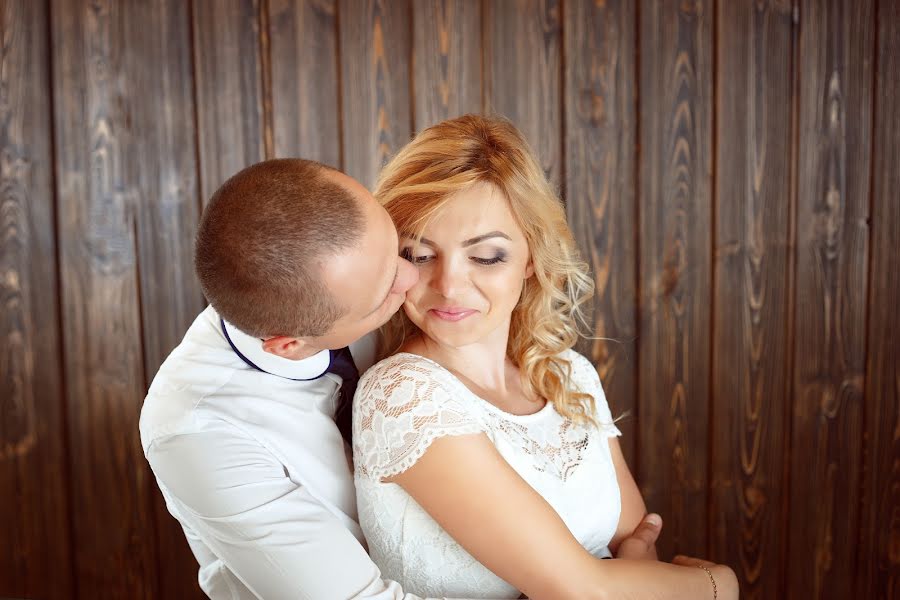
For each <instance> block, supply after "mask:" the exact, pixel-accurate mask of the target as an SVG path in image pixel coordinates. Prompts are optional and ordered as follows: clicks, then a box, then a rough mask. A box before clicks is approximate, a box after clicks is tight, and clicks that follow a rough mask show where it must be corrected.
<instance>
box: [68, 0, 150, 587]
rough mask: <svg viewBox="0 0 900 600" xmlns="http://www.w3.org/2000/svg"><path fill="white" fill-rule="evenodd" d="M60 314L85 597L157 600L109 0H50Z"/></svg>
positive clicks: (119, 16)
mask: <svg viewBox="0 0 900 600" xmlns="http://www.w3.org/2000/svg"><path fill="white" fill-rule="evenodd" d="M52 14H53V19H52V21H53V39H54V49H55V58H54V64H53V66H54V69H53V71H54V73H53V75H54V77H53V79H54V88H55V93H54V98H55V100H56V101H55V115H56V128H55V131H56V170H57V185H58V189H57V195H58V197H59V212H58V220H59V245H60V266H61V274H62V280H61V284H62V306H63V310H62V314H63V328H64V332H65V335H64V350H65V365H66V380H67V381H66V383H67V392H68V393H67V398H68V399H69V405H68V424H69V437H70V442H71V443H70V452H69V460H70V465H71V473H72V484H71V489H72V505H73V514H74V515H75V517H76V518H75V523H74V536H75V539H74V544H75V548H76V549H77V552H75V555H74V562H75V573H76V580H77V589H78V595H79V596H80V597H83V598H156V597H158V596H159V594H158V587H157V571H156V569H157V557H156V543H155V533H154V519H153V505H152V501H151V495H150V492H151V488H150V487H149V486H153V485H154V483H153V481H152V480H151V479H150V477H149V470H148V468H147V466H146V463H145V461H144V457H143V453H142V451H141V448H140V443H139V440H138V436H137V435H135V431H137V423H138V412H139V410H138V409H139V406H140V401H141V398H142V397H143V394H144V368H143V367H144V366H143V356H142V353H141V344H140V342H139V340H140V339H141V326H140V325H141V323H140V321H141V315H140V308H139V306H140V305H139V296H138V285H137V283H138V271H137V263H136V248H135V239H134V238H135V235H134V233H135V213H136V210H137V207H138V199H139V198H140V190H139V189H138V188H137V182H138V181H139V177H140V175H139V173H140V171H141V170H143V169H151V168H153V166H154V165H155V163H156V159H157V157H152V156H147V155H138V154H137V152H136V149H137V148H138V147H139V142H140V138H139V137H138V136H137V135H136V132H134V131H133V129H132V124H131V119H132V117H133V115H132V110H133V106H132V104H131V102H130V98H131V97H132V96H134V95H137V89H136V88H132V87H131V85H130V84H129V82H128V77H127V73H125V69H126V68H127V56H128V54H129V53H130V52H131V51H133V50H129V47H130V44H131V42H132V40H131V39H129V38H130V36H131V35H134V33H135V31H134V30H135V29H136V28H138V27H152V26H153V25H152V23H151V24H148V23H146V22H143V23H134V22H133V21H132V20H131V19H130V17H132V16H133V13H129V12H127V11H124V10H123V6H122V5H120V4H119V3H116V2H111V1H107V2H101V1H94V2H87V1H80V2H75V1H68V0H65V1H62V0H56V1H55V2H54V3H53V13H52Z"/></svg>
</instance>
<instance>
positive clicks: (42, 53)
mask: <svg viewBox="0 0 900 600" xmlns="http://www.w3.org/2000/svg"><path fill="white" fill-rule="evenodd" d="M47 19H48V14H47V4H46V3H45V2H18V1H15V0H12V1H7V0H4V1H2V2H0V490H3V493H2V496H0V539H2V540H3V544H2V547H0V586H2V590H0V592H2V593H3V594H5V595H6V594H8V595H10V596H19V597H27V598H69V597H72V594H73V589H72V568H71V560H72V556H71V553H70V549H71V539H70V536H69V526H70V523H69V498H68V491H67V484H68V481H67V479H68V471H67V468H66V450H67V449H66V447H65V439H66V435H65V422H64V415H63V409H64V404H63V396H62V394H63V382H62V366H61V364H60V360H61V359H62V353H61V352H60V350H59V344H60V334H59V330H58V326H59V305H58V285H57V279H56V277H57V275H56V273H57V270H56V240H55V238H54V232H55V228H54V213H53V162H52V161H53V157H52V156H51V153H52V146H51V144H52V138H53V135H52V126H51V110H52V107H51V105H50V85H49V83H50V80H49V72H48V71H49V48H50V40H49V39H48V37H47V31H48V28H47V23H48V21H47Z"/></svg>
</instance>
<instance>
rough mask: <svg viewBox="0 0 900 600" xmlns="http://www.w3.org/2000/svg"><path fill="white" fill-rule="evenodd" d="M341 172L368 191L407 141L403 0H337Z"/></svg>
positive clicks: (408, 44) (407, 43) (406, 7)
mask: <svg viewBox="0 0 900 600" xmlns="http://www.w3.org/2000/svg"><path fill="white" fill-rule="evenodd" d="M339 5H340V7H339V18H340V33H339V35H340V56H341V65H340V71H341V105H342V106H341V108H342V115H343V131H342V134H343V148H344V171H345V172H346V173H347V174H348V175H350V176H351V177H354V178H356V180H357V181H359V182H360V183H362V184H363V185H364V186H366V187H367V188H369V189H372V188H373V187H374V185H375V181H376V179H377V177H378V173H379V171H380V170H381V167H382V166H384V164H385V163H386V162H387V161H388V160H389V159H390V158H391V157H392V156H393V155H394V154H396V152H397V151H398V150H399V149H400V148H402V147H403V146H404V145H405V144H406V143H407V142H408V141H409V140H410V139H411V137H412V125H411V120H412V119H411V117H410V98H409V93H410V89H409V88H410V68H409V61H410V54H411V52H412V40H411V38H410V4H409V1H408V0H340V3H339Z"/></svg>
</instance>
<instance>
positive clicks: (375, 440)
mask: <svg viewBox="0 0 900 600" xmlns="http://www.w3.org/2000/svg"><path fill="white" fill-rule="evenodd" d="M448 377H449V375H448V374H447V373H446V372H445V371H443V370H442V369H440V367H438V366H437V365H435V364H434V363H431V361H428V360H427V359H417V358H416V357H414V356H412V355H409V354H403V355H397V356H393V357H390V358H388V359H385V360H383V361H381V362H380V363H378V364H377V365H375V366H374V367H373V368H372V369H370V370H369V371H368V372H366V374H365V375H364V376H363V378H362V379H361V380H360V382H359V388H358V390H357V392H356V397H355V398H354V401H353V459H354V468H355V469H356V474H357V475H358V476H361V477H367V478H370V479H375V480H381V479H383V478H385V477H391V476H393V475H397V474H398V473H402V472H403V471H405V470H407V469H408V468H410V467H411V466H413V465H414V464H415V463H416V461H417V460H419V459H420V458H421V457H422V455H423V454H425V451H426V450H427V449H428V447H429V446H430V445H431V442H433V441H434V440H435V439H437V438H439V437H442V436H447V435H464V434H469V433H480V432H482V431H484V430H485V428H484V427H483V425H482V424H481V422H480V421H479V420H478V419H476V418H475V416H474V415H473V414H471V411H469V410H468V409H467V407H466V406H465V405H464V403H463V402H462V401H461V400H460V399H458V398H456V397H455V396H454V395H453V394H451V393H450V392H449V391H448V390H449V389H450V387H451V386H450V385H449V382H448Z"/></svg>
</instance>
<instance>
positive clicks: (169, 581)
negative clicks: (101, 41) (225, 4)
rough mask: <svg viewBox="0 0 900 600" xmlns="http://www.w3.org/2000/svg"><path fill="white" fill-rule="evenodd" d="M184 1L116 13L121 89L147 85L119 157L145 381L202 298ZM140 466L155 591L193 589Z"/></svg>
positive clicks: (183, 552)
mask: <svg viewBox="0 0 900 600" xmlns="http://www.w3.org/2000/svg"><path fill="white" fill-rule="evenodd" d="M189 9H190V7H189V5H188V4H186V3H184V2H182V1H180V0H154V1H153V2H145V3H137V4H133V5H129V6H128V10H127V12H126V13H125V15H126V16H127V18H126V20H125V26H126V27H127V30H126V31H127V37H126V40H127V44H128V45H127V48H128V51H127V52H125V53H124V56H123V58H122V63H121V69H122V71H121V73H120V74H119V77H120V78H121V80H122V82H123V85H124V86H125V87H126V89H132V90H154V91H153V93H151V94H133V95H130V97H129V98H128V102H127V108H126V121H125V122H124V123H123V124H122V125H123V134H124V136H127V137H124V138H123V139H129V140H132V139H133V140H138V139H139V140H140V152H139V153H138V152H132V151H129V150H127V149H126V150H125V151H124V155H123V156H122V157H120V159H119V160H122V161H123V163H124V164H125V165H126V167H125V169H123V173H127V177H128V179H126V180H124V183H126V185H128V186H129V187H130V188H131V190H132V191H131V192H130V193H131V194H132V195H131V196H130V201H132V202H133V203H134V205H133V210H134V234H135V239H136V243H137V246H136V253H137V256H136V258H137V263H136V265H137V269H138V285H139V288H138V289H139V294H140V307H141V325H142V327H141V332H142V337H143V351H144V374H145V381H144V385H145V386H149V383H150V381H151V380H152V378H153V376H154V375H155V373H156V371H157V369H158V368H159V366H160V365H161V364H162V362H163V360H165V358H166V356H168V354H169V352H171V351H172V349H173V348H174V347H175V346H176V345H178V343H179V342H180V341H181V338H182V337H183V335H184V332H185V331H186V330H187V328H188V327H189V326H190V324H191V323H192V322H193V320H194V319H195V318H196V316H197V314H198V313H199V312H200V311H201V310H203V307H204V305H205V302H204V300H203V294H202V292H201V290H200V286H199V283H198V281H197V278H196V277H195V276H194V269H193V239H194V232H195V231H196V228H197V221H198V218H199V215H198V213H199V185H198V182H197V164H196V157H197V148H196V142H197V139H196V129H195V123H194V114H195V113H194V104H193V97H192V95H193V80H192V77H193V73H192V56H191V27H190V23H191V21H190V13H189ZM101 341H102V340H101ZM145 389H146V388H145ZM138 404H140V403H139V402H138ZM146 475H147V476H148V477H149V484H148V485H149V487H150V488H151V494H152V498H153V503H154V522H155V527H154V531H155V534H156V536H157V546H158V548H159V567H158V569H157V577H158V581H159V594H160V597H162V598H176V597H177V598H191V597H194V598H202V597H203V594H202V592H201V590H200V586H199V585H198V583H197V569H198V566H197V561H196V559H195V558H194V556H193V554H192V553H191V551H190V548H189V546H188V544H187V541H186V540H185V537H184V533H183V531H182V528H181V526H180V524H179V523H178V522H177V521H176V520H175V519H174V518H173V517H172V516H171V515H169V513H168V510H167V509H166V506H165V502H164V499H163V497H162V494H161V493H160V492H159V491H158V490H157V489H156V485H155V484H156V481H155V479H154V478H153V477H152V475H151V474H150V472H149V470H148V471H147V473H146Z"/></svg>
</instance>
